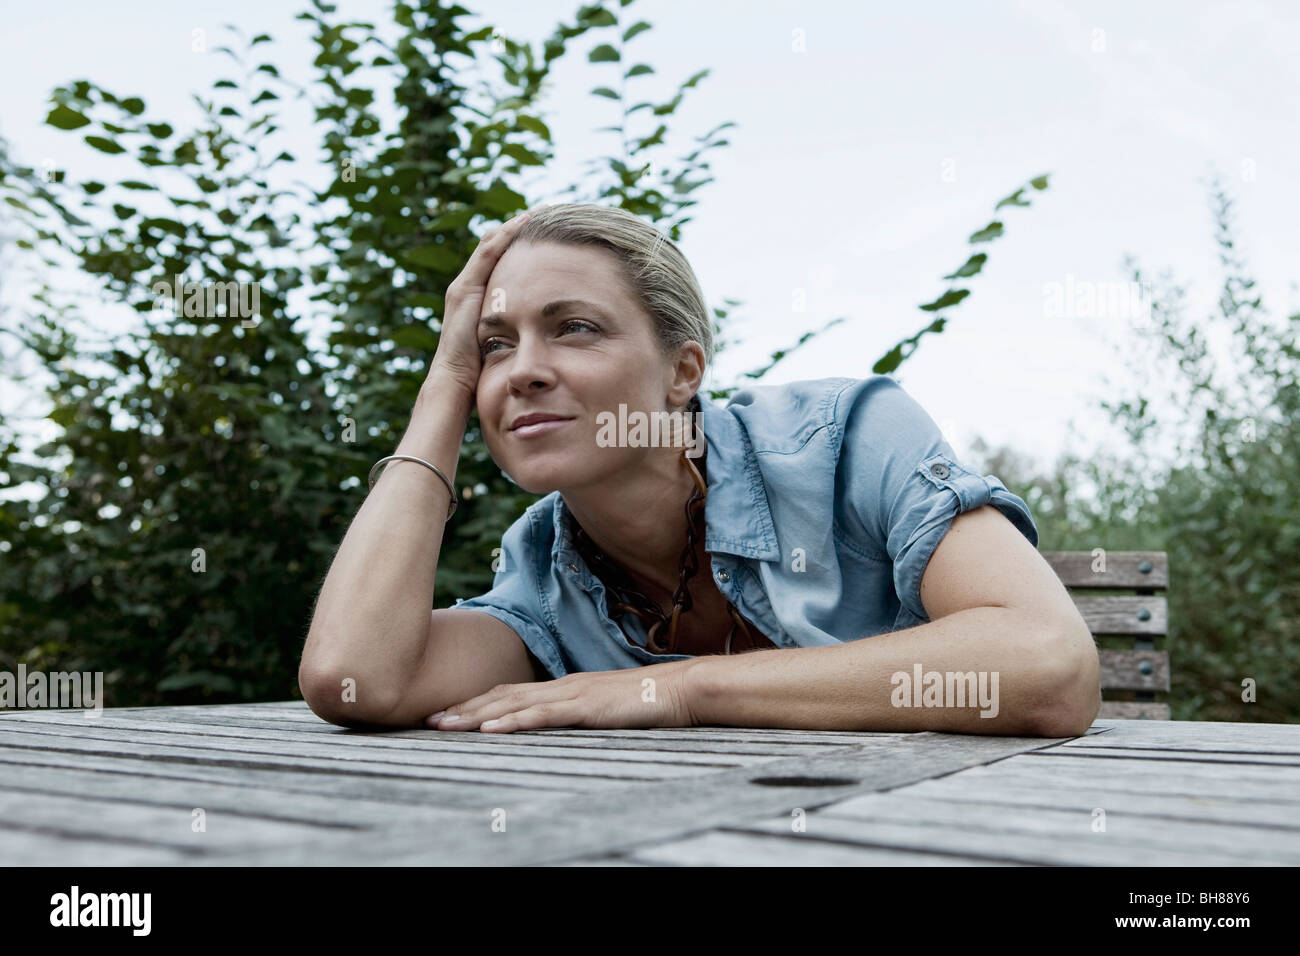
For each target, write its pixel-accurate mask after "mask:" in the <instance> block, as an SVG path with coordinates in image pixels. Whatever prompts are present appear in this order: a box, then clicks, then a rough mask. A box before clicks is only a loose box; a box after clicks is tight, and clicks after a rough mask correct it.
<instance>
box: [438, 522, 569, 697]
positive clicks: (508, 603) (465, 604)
mask: <svg viewBox="0 0 1300 956" xmlns="http://www.w3.org/2000/svg"><path fill="white" fill-rule="evenodd" d="M529 517H530V516H529V514H527V513H525V514H523V515H522V516H520V518H519V519H518V520H517V521H515V523H514V524H512V525H511V526H510V527H509V528H508V529H506V533H505V534H504V535H503V536H502V538H501V553H500V554H499V555H498V556H497V571H496V576H495V577H494V578H493V581H492V589H491V590H490V591H487V592H486V593H484V594H480V595H478V596H477V597H472V598H469V599H468V600H463V601H457V602H456V604H455V605H454V608H455V609H456V610H464V611H482V612H483V613H484V614H490V615H492V616H493V617H495V618H496V619H497V620H498V621H501V622H502V623H504V624H506V625H508V626H509V627H511V628H512V629H514V632H515V633H516V634H518V635H519V639H520V640H522V641H523V642H524V646H525V647H527V648H528V650H529V651H531V652H532V654H533V656H534V657H536V658H537V659H538V661H540V662H541V664H542V666H543V667H544V668H545V669H546V671H547V673H548V674H549V675H550V676H551V677H552V678H554V677H559V676H563V675H564V674H565V673H566V668H565V667H564V665H563V663H562V662H561V658H560V649H559V644H558V642H557V641H556V639H555V635H554V633H553V632H552V630H551V628H550V627H549V626H548V625H547V623H546V618H547V616H548V615H547V612H546V608H545V604H544V601H545V598H544V595H543V593H542V589H541V577H540V575H539V569H538V564H539V561H543V562H544V561H549V555H550V552H549V549H544V550H545V554H543V553H541V550H539V549H538V548H537V547H535V546H534V542H533V537H532V535H531V533H530V532H531V525H530V521H529Z"/></svg>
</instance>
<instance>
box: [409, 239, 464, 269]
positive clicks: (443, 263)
mask: <svg viewBox="0 0 1300 956" xmlns="http://www.w3.org/2000/svg"><path fill="white" fill-rule="evenodd" d="M402 259H403V261H405V262H406V263H407V264H409V265H412V266H419V267H422V268H426V269H433V270H435V271H437V272H455V271H456V269H457V268H459V266H460V265H461V256H460V255H459V254H458V253H457V252H456V251H455V250H453V249H450V248H448V247H447V246H440V245H429V246H420V247H419V248H416V249H411V250H410V251H408V252H406V253H404V254H403V255H402Z"/></svg>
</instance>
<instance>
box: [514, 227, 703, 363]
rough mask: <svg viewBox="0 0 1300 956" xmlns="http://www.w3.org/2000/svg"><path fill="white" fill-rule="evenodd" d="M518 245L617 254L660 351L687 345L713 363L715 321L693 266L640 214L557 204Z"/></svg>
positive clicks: (524, 230) (669, 351) (522, 231)
mask: <svg viewBox="0 0 1300 956" xmlns="http://www.w3.org/2000/svg"><path fill="white" fill-rule="evenodd" d="M515 241H516V242H538V243H540V242H557V243H562V244H568V245H575V246H595V247H597V248H600V249H606V250H608V251H610V252H612V253H614V256H615V258H616V259H617V260H618V265H619V269H620V272H621V274H622V277H623V280H624V281H625V282H626V284H627V286H628V288H629V289H630V290H631V292H632V293H633V294H634V295H635V296H636V298H637V300H638V301H639V302H640V303H641V304H642V306H644V308H645V310H646V311H647V312H648V313H650V317H651V319H652V320H653V323H654V329H655V334H656V335H657V337H658V339H659V344H660V351H661V352H662V353H663V354H664V355H665V356H668V355H671V354H672V353H673V352H674V351H675V350H676V349H677V347H678V346H679V345H681V344H683V343H684V342H691V341H694V342H698V343H699V344H700V346H701V347H702V348H703V349H704V363H705V368H706V369H707V368H708V366H709V364H710V363H711V362H712V361H713V321H712V319H711V318H710V317H709V308H708V306H707V304H706V303H705V301H704V293H703V292H701V291H700V283H699V280H698V279H696V277H695V272H694V270H692V269H691V266H690V263H689V262H687V261H686V257H685V256H684V255H682V252H681V250H680V249H678V248H677V246H676V244H674V243H673V242H672V240H670V239H669V238H668V237H667V236H665V235H664V234H663V233H661V232H660V231H659V230H658V229H656V228H655V227H654V226H651V225H650V224H649V223H647V222H645V221H643V220H642V219H640V218H639V217H638V216H636V215H634V214H632V213H630V212H628V211H627V210H626V209H619V208H617V207H614V206H599V205H596V204H595V203H557V204H555V205H552V206H547V207H546V208H544V209H541V210H539V211H538V212H536V213H534V214H533V216H532V218H531V219H529V220H528V222H526V223H524V225H523V228H522V229H520V230H519V234H518V235H517V236H516V237H515Z"/></svg>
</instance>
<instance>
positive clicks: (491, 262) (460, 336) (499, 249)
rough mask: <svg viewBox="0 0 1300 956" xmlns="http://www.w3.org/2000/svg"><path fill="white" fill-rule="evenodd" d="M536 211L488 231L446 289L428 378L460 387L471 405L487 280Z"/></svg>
mask: <svg viewBox="0 0 1300 956" xmlns="http://www.w3.org/2000/svg"><path fill="white" fill-rule="evenodd" d="M540 208H542V207H540V206H534V207H533V208H532V209H529V210H527V211H526V212H521V213H519V215H517V216H515V217H514V218H513V219H511V220H509V221H507V222H505V223H503V224H502V225H500V226H498V227H496V228H495V229H492V230H490V231H489V232H488V233H487V234H486V235H485V236H484V237H483V238H482V240H480V242H479V244H478V246H476V247H475V249H474V251H473V253H471V254H470V257H469V261H468V262H466V263H465V268H464V269H462V270H461V272H460V275H458V276H456V278H455V279H453V280H452V281H451V284H450V285H448V286H447V296H446V308H445V309H444V311H443V320H442V332H441V334H440V335H439V337H438V349H437V351H436V352H435V353H434V356H433V361H432V362H431V363H430V365H429V374H428V378H429V379H433V378H437V379H438V380H439V381H440V382H443V383H447V382H450V383H452V384H453V385H454V386H455V387H459V388H463V389H464V390H465V392H466V394H467V395H468V396H469V399H470V402H471V403H473V401H474V398H475V396H476V395H477V393H478V378H479V373H480V372H481V371H482V368H483V360H482V355H481V354H480V352H479V347H478V320H479V316H480V315H481V314H482V309H483V299H484V297H485V296H486V294H487V283H488V279H489V278H490V277H491V275H492V270H493V269H494V268H496V264H497V262H498V261H499V260H500V259H501V255H502V253H504V252H505V251H506V249H508V248H509V247H510V244H511V243H512V242H513V241H514V239H515V236H516V235H518V234H519V230H520V229H521V228H522V227H523V225H524V223H525V222H527V221H528V218H529V217H530V216H532V214H533V213H534V212H536V211H537V210H538V209H540Z"/></svg>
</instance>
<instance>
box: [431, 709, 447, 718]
mask: <svg viewBox="0 0 1300 956" xmlns="http://www.w3.org/2000/svg"><path fill="white" fill-rule="evenodd" d="M445 713H446V711H445V710H440V711H438V712H437V713H436V714H430V715H429V719H430V720H437V719H438V718H439V717H441V716H442V715H443V714H445Z"/></svg>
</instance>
